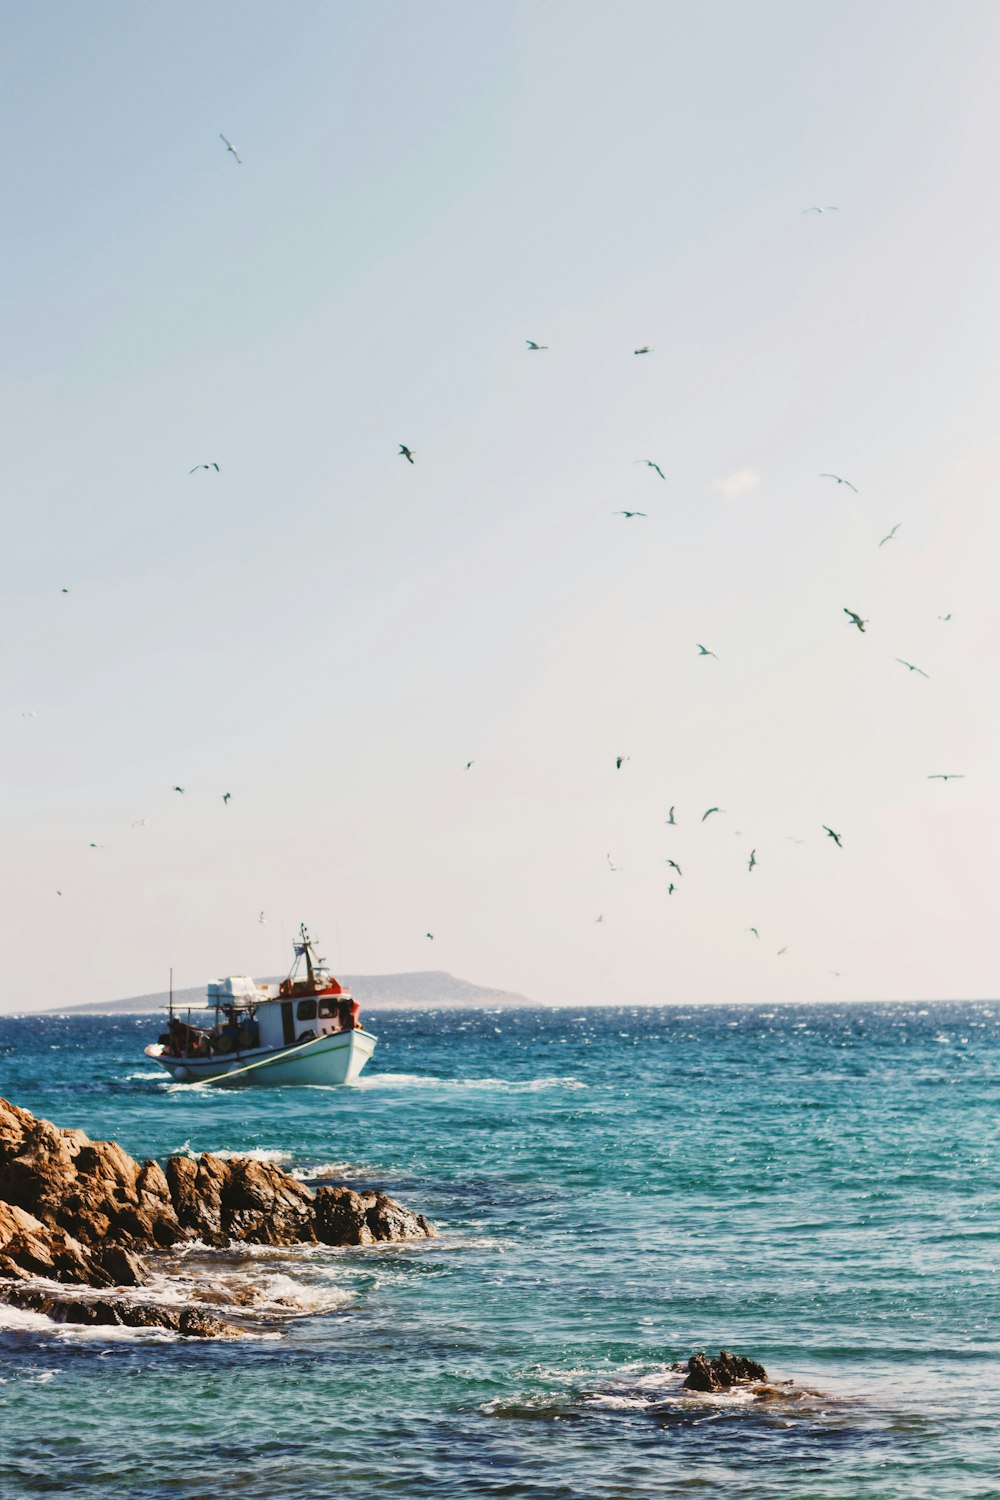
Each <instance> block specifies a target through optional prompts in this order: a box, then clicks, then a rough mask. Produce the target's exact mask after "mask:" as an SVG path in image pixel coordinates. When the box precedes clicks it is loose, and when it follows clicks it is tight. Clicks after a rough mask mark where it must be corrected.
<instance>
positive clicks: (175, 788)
mask: <svg viewBox="0 0 1000 1500" xmlns="http://www.w3.org/2000/svg"><path fill="white" fill-rule="evenodd" d="M174 791H175V792H180V794H181V796H183V795H184V792H185V788H184V787H182V786H175V787H174Z"/></svg>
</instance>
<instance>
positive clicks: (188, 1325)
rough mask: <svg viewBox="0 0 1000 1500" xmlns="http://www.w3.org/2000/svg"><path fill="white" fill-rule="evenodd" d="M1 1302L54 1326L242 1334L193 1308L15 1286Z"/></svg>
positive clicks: (211, 1335)
mask: <svg viewBox="0 0 1000 1500" xmlns="http://www.w3.org/2000/svg"><path fill="white" fill-rule="evenodd" d="M4 1299H5V1301H7V1302H10V1303H13V1305H14V1306H15V1307H22V1308H25V1309H27V1310H28V1311H29V1312H39V1313H44V1314H45V1316H46V1317H47V1318H52V1319H53V1320H54V1321H55V1322H56V1323H81V1324H85V1325H86V1326H87V1327H90V1328H109V1327H114V1328H165V1329H168V1330H169V1331H171V1332H172V1333H179V1334H181V1336H182V1337H183V1338H192V1339H241V1338H245V1337H246V1331H245V1330H244V1329H242V1328H237V1327H236V1324H235V1323H224V1322H223V1320H222V1319H221V1318H215V1317H213V1316H212V1315H211V1313H205V1312H202V1311H201V1309H200V1308H197V1307H162V1306H160V1305H159V1304H152V1303H148V1302H145V1303H144V1302H125V1301H124V1300H121V1299H119V1298H115V1297H70V1296H64V1295H63V1294H61V1293H54V1292H48V1291H43V1290H41V1289H36V1288H34V1287H24V1286H15V1287H8V1288H6V1289H5V1291H4Z"/></svg>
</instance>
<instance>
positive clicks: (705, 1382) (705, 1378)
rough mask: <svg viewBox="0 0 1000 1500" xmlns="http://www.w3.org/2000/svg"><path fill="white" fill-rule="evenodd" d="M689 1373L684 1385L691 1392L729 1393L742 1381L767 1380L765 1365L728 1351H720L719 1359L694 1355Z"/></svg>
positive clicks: (688, 1369)
mask: <svg viewBox="0 0 1000 1500" xmlns="http://www.w3.org/2000/svg"><path fill="white" fill-rule="evenodd" d="M683 1368H684V1366H683V1365H682V1366H681V1369H683ZM687 1371H688V1377H687V1379H686V1380H685V1382H684V1385H685V1388H686V1389H687V1390H689V1391H728V1390H729V1388H730V1386H734V1385H738V1384H739V1383H740V1382H741V1381H746V1380H766V1379H767V1371H766V1370H765V1369H764V1366H763V1365H759V1364H757V1362H756V1360H753V1359H744V1358H743V1357H742V1356H741V1355H739V1354H732V1353H730V1351H729V1350H728V1349H720V1351H719V1357H718V1359H710V1358H709V1356H708V1355H707V1354H692V1356H691V1358H690V1359H689V1360H688V1362H687Z"/></svg>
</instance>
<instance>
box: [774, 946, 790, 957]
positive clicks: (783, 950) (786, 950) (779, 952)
mask: <svg viewBox="0 0 1000 1500" xmlns="http://www.w3.org/2000/svg"><path fill="white" fill-rule="evenodd" d="M787 952H788V949H787V948H779V949H778V953H777V957H778V958H780V957H781V955H782V954H783V953H787Z"/></svg>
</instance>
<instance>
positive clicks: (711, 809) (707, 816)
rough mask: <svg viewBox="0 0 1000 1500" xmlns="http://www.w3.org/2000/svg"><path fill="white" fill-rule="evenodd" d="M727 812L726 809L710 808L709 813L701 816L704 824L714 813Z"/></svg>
mask: <svg viewBox="0 0 1000 1500" xmlns="http://www.w3.org/2000/svg"><path fill="white" fill-rule="evenodd" d="M725 810H726V809H725V808H724V807H710V808H709V809H708V812H705V813H702V815H701V821H702V822H703V823H704V821H705V819H706V818H709V817H711V815H712V813H714V812H725Z"/></svg>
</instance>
